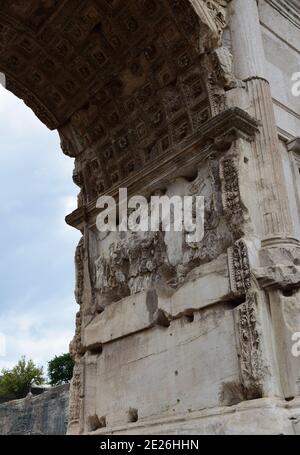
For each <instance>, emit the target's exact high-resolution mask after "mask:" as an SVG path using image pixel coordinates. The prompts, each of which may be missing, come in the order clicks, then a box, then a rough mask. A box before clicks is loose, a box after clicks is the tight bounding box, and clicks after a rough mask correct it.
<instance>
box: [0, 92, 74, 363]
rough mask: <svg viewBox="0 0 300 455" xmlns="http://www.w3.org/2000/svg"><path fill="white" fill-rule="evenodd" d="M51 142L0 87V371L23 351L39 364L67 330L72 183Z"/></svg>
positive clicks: (63, 344)
mask: <svg viewBox="0 0 300 455" xmlns="http://www.w3.org/2000/svg"><path fill="white" fill-rule="evenodd" d="M59 143H60V141H59V137H58V134H57V132H51V131H50V130H48V129H47V128H46V127H45V126H44V125H43V124H42V123H41V122H40V121H39V120H38V119H37V117H35V115H34V114H33V113H32V111H31V110H30V109H29V108H28V107H27V106H26V105H25V104H24V103H23V102H22V101H21V100H19V99H18V98H16V97H15V96H14V95H12V94H11V93H10V92H8V91H6V90H5V89H4V87H2V86H1V85H0V238H1V247H0V248H1V249H0V370H1V369H2V368H11V367H13V366H14V365H15V364H16V363H17V361H18V360H19V359H20V358H21V356H23V355H25V356H26V358H27V359H33V360H34V362H36V363H37V364H38V365H41V366H44V370H46V368H47V362H48V360H51V358H53V357H54V356H55V355H60V354H62V353H65V352H68V345H69V342H70V340H71V338H72V337H73V334H74V325H75V314H76V311H78V308H77V306H76V303H75V299H74V286H75V285H74V283H75V272H74V252H75V248H76V245H77V243H78V241H79V238H80V235H79V233H78V232H77V231H76V230H75V229H73V228H71V227H69V226H67V225H66V223H65V221H64V218H65V216H66V215H67V214H68V213H70V212H72V211H73V210H74V209H75V208H76V195H77V193H78V188H77V187H76V186H75V185H74V183H73V181H72V171H73V160H72V159H70V158H69V157H66V156H65V155H64V154H63V153H62V151H61V150H60V145H59Z"/></svg>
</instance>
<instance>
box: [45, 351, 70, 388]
mask: <svg viewBox="0 0 300 455" xmlns="http://www.w3.org/2000/svg"><path fill="white" fill-rule="evenodd" d="M73 368H74V360H73V359H72V357H71V356H70V354H62V355H60V356H55V357H54V359H52V360H50V362H48V377H49V379H50V384H51V385H53V386H55V385H60V384H67V383H68V382H70V381H71V379H72V376H73Z"/></svg>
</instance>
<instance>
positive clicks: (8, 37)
mask: <svg viewBox="0 0 300 455" xmlns="http://www.w3.org/2000/svg"><path fill="white" fill-rule="evenodd" d="M0 3H1V7H2V9H1V12H0V25H1V28H0V38H1V39H0V70H2V71H4V72H5V73H6V76H7V81H8V88H9V89H10V90H12V91H13V92H14V93H15V94H17V95H18V96H19V97H21V98H22V99H24V100H25V102H26V103H27V104H28V105H29V106H30V107H31V108H32V109H33V110H34V112H35V113H36V114H37V115H38V116H39V118H40V119H41V120H42V121H43V122H44V123H45V124H46V125H47V126H49V127H50V128H57V129H58V131H59V133H60V136H61V145H62V149H63V151H64V153H66V154H67V155H69V156H71V157H74V158H75V168H74V175H73V179H74V182H75V183H76V184H77V185H78V186H79V188H80V192H79V195H78V208H77V210H75V211H74V212H73V213H72V214H70V215H69V216H68V217H67V222H68V223H69V224H70V225H72V226H74V227H75V228H77V229H79V230H80V231H81V233H82V239H81V241H80V243H79V245H78V247H77V250H76V255H75V263H76V290H75V297H76V301H77V303H78V306H79V311H78V314H77V318H76V333H75V337H74V339H73V341H72V343H71V346H70V350H71V353H72V355H73V357H74V359H75V362H76V365H75V369H74V377H73V381H72V385H71V390H70V409H69V430H68V431H69V433H74V434H78V433H90V432H92V433H93V432H100V433H108V434H110V433H113V432H115V433H122V434H124V433H131V432H134V431H137V432H140V433H145V434H149V432H151V431H155V432H156V433H158V434H162V433H168V432H170V433H172V434H175V433H176V434H183V433H185V432H188V431H190V432H192V433H193V434H197V433H216V434H224V433H226V434H229V433H235V434H238V433H242V434H244V433H246V432H251V433H275V434H276V433H287V434H293V433H297V432H298V433H299V409H300V407H299V393H300V391H299V382H300V360H299V357H298V358H297V357H293V356H292V355H291V349H292V340H291V336H292V332H293V331H295V332H296V331H300V327H299V318H298V316H297V315H298V311H299V302H300V295H299V286H300V273H299V265H300V178H299V169H300V150H299V119H300V112H299V100H298V99H296V97H293V96H292V95H291V86H292V81H291V77H292V73H293V72H298V71H300V68H299V67H298V65H299V54H300V52H299V51H300V49H299V42H300V39H299V38H300V6H299V2H298V1H296V0H285V1H283V0H260V1H257V0H247V1H245V0H231V1H227V0H190V1H189V0H129V1H127V2H124V1H123V0H110V1H108V0H101V1H93V0H86V1H82V0H81V1H79V0H65V1H62V2H56V1H47V2H41V1H38V0H36V1H30V2H20V1H16V0H15V1H14V0H13V1H11V2H0ZM289 89H290V90H289ZM297 137H298V138H297ZM122 187H123V188H124V187H125V188H127V190H128V195H129V196H132V195H143V196H145V197H150V196H152V195H160V196H161V195H167V196H173V195H179V196H185V195H202V196H205V235H204V238H203V240H202V241H201V242H194V243H189V242H188V241H187V235H188V234H187V232H186V231H185V230H183V231H182V232H177V233H174V232H167V233H163V232H161V231H159V232H146V233H145V232H139V233H132V232H111V233H108V234H107V235H104V234H102V233H99V232H98V230H97V228H96V217H97V215H98V213H99V210H98V209H97V207H96V202H97V198H98V197H99V196H100V195H102V194H106V195H111V196H115V197H116V198H117V197H118V191H119V188H122ZM119 202H120V203H122V201H119ZM286 400H289V401H286Z"/></svg>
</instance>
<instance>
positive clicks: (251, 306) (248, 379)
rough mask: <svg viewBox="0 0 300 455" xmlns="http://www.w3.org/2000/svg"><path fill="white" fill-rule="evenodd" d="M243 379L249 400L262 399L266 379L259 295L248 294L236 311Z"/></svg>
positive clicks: (245, 392)
mask: <svg viewBox="0 0 300 455" xmlns="http://www.w3.org/2000/svg"><path fill="white" fill-rule="evenodd" d="M235 318H236V327H237V341H238V351H239V359H240V369H241V379H242V386H243V390H244V394H245V396H246V398H247V399H254V398H261V397H262V387H263V378H264V367H263V360H262V351H261V350H262V346H261V338H260V333H259V324H258V316H257V295H256V293H254V292H253V293H248V294H247V297H246V301H245V303H243V304H242V305H240V306H239V307H238V308H237V309H236V310H235Z"/></svg>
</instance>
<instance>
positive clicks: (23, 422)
mask: <svg viewBox="0 0 300 455" xmlns="http://www.w3.org/2000/svg"><path fill="white" fill-rule="evenodd" d="M68 404H69V385H63V386H59V387H55V388H53V389H51V390H49V391H47V392H44V393H43V394H41V395H38V396H35V397H34V396H31V397H27V398H23V399H22V400H15V401H9V402H7V403H3V404H0V434H1V435H30V434H31V435H39V434H40V435H41V434H48V435H51V434H52V435H60V434H66V432H67V425H68Z"/></svg>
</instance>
